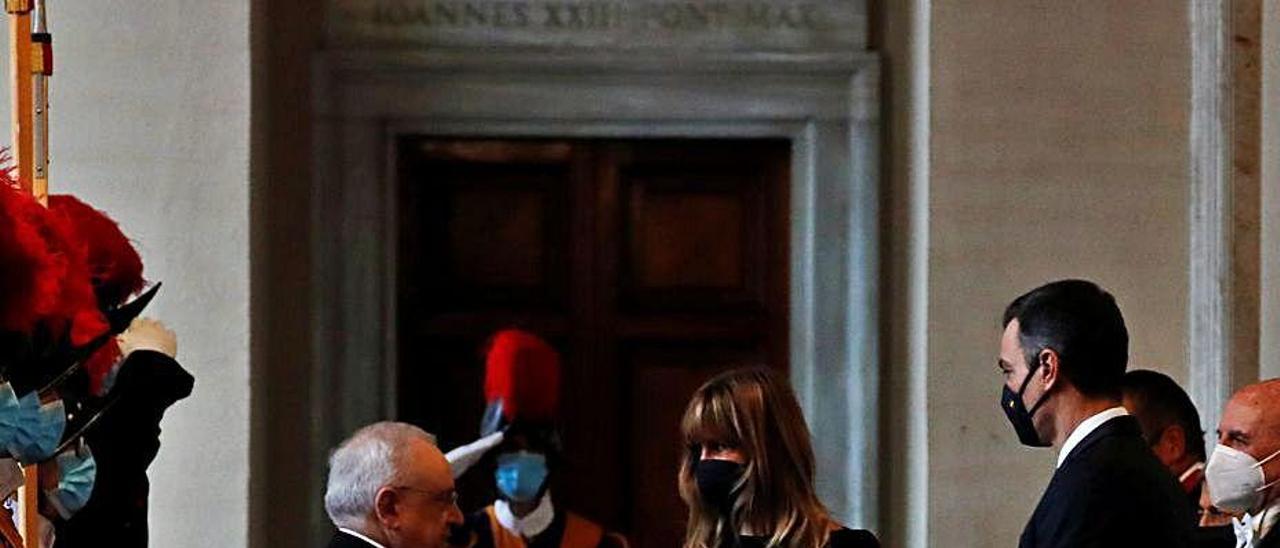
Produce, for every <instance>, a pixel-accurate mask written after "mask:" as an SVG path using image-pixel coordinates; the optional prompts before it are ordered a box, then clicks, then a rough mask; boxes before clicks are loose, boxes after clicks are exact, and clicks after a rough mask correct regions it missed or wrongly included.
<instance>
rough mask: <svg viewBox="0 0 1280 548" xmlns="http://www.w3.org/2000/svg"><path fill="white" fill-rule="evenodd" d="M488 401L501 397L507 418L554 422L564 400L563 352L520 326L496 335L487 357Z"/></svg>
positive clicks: (485, 387) (486, 398)
mask: <svg viewBox="0 0 1280 548" xmlns="http://www.w3.org/2000/svg"><path fill="white" fill-rule="evenodd" d="M484 395H485V400H486V401H488V402H493V401H494V400H497V399H501V400H502V404H503V408H502V414H503V415H504V416H505V418H506V419H507V421H509V422H515V421H517V420H519V421H530V422H541V421H552V420H554V419H555V416H556V410H557V407H558V406H559V402H560V355H559V354H558V353H557V352H556V351H555V349H554V348H552V347H551V345H549V344H547V342H546V341H544V340H542V339H541V338H538V337H537V336H536V335H533V334H531V333H527V332H525V331H520V330H518V329H506V330H503V331H499V332H498V333H497V334H495V335H494V336H493V342H492V344H491V345H490V347H489V354H488V357H487V358H486V360H485V381H484Z"/></svg>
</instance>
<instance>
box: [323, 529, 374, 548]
mask: <svg viewBox="0 0 1280 548" xmlns="http://www.w3.org/2000/svg"><path fill="white" fill-rule="evenodd" d="M372 546H373V545H372V544H369V543H368V542H365V541H364V539H361V538H358V537H353V536H351V535H348V534H346V533H343V532H342V531H334V532H333V539H331V540H330V541H329V548H371V547H372Z"/></svg>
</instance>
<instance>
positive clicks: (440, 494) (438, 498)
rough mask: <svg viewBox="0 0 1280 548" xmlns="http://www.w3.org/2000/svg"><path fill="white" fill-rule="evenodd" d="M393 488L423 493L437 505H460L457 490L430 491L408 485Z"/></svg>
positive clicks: (393, 487)
mask: <svg viewBox="0 0 1280 548" xmlns="http://www.w3.org/2000/svg"><path fill="white" fill-rule="evenodd" d="M391 488H392V489H399V490H404V491H413V492H415V493H422V494H423V495H426V496H427V499H429V500H430V501H432V502H435V503H437V504H442V505H446V506H455V505H457V504H458V491H457V490H456V489H449V490H448V491H430V490H427V489H422V488H420V487H410V486H408V485H392V486H391Z"/></svg>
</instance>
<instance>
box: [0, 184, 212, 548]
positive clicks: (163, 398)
mask: <svg viewBox="0 0 1280 548" xmlns="http://www.w3.org/2000/svg"><path fill="white" fill-rule="evenodd" d="M0 163H2V160H0ZM145 285H146V283H145V281H144V280H143V278H142V261H141V259H140V257H139V256H138V254H137V251H136V250H135V249H134V247H133V245H132V244H131V243H130V242H129V240H128V239H127V238H126V237H125V236H124V234H123V233H122V232H121V231H120V229H119V227H118V226H117V225H116V223H115V222H114V221H112V220H111V219H110V218H108V217H107V216H106V215H105V214H103V213H102V212H100V211H98V210H96V209H93V208H92V207H90V206H89V205H87V204H85V203H84V202H82V201H80V200H78V199H76V198H74V197H71V196H65V195H61V196H50V197H49V207H48V208H47V209H46V208H45V207H43V206H41V205H40V204H39V203H38V202H36V200H35V199H34V198H33V197H32V196H31V195H29V194H26V193H24V192H21V191H19V190H17V188H16V185H15V184H14V182H13V181H12V180H7V178H0V498H5V499H8V498H9V497H10V496H12V494H13V492H14V490H15V489H16V488H17V486H18V485H17V484H20V483H21V478H22V475H21V472H19V471H17V466H18V465H19V464H21V465H29V464H39V467H38V470H39V486H40V490H39V491H40V492H39V503H38V511H39V515H40V517H41V523H42V526H41V529H42V531H41V533H40V536H41V539H40V542H39V544H40V545H41V546H51V545H53V546H58V547H75V546H101V545H102V543H103V542H104V539H111V540H110V541H109V543H110V544H111V545H112V546H126V547H127V546H145V545H146V498H147V478H146V468H147V466H148V465H149V464H150V463H151V460H152V459H154V457H155V454H156V451H157V450H158V449H159V438H158V436H159V422H160V418H161V416H162V414H163V411H164V409H165V408H167V407H168V406H169V405H171V404H172V403H173V402H175V401H177V400H178V399H181V398H183V397H185V396H186V395H187V394H189V393H190V391H191V386H192V383H193V380H192V378H191V376H190V374H188V373H187V372H186V371H185V370H183V369H182V367H181V366H179V365H178V364H177V362H176V361H174V360H173V356H174V355H175V354H176V339H175V338H174V335H173V333H172V332H171V331H169V330H167V329H165V328H164V327H163V326H162V325H161V324H159V322H155V321H154V320H147V319H144V318H138V317H137V316H138V315H139V313H140V312H141V311H142V309H143V308H144V307H145V306H146V305H147V303H148V302H150V300H151V298H152V297H154V296H155V294H156V290H157V289H158V288H159V284H156V285H155V286H153V287H152V288H151V289H150V290H149V291H147V292H145V293H142V294H141V295H140V296H137V297H136V298H133V300H130V298H131V297H134V296H135V295H138V294H139V293H140V292H141V291H142V290H143V289H144V287H145ZM15 483H16V484H15ZM5 545H8V546H13V547H17V546H22V545H23V544H22V541H21V539H19V538H17V535H16V527H14V526H13V523H12V522H11V521H9V520H7V519H4V520H0V546H5Z"/></svg>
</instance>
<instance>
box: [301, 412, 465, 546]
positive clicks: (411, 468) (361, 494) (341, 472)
mask: <svg viewBox="0 0 1280 548" xmlns="http://www.w3.org/2000/svg"><path fill="white" fill-rule="evenodd" d="M324 507H325V511H326V512H328V513H329V519H331V520H332V521H333V524H334V526H336V527H337V529H338V530H337V532H336V533H334V536H333V540H332V541H330V543H329V548H369V547H371V546H372V547H377V548H443V547H444V546H447V541H448V537H449V530H450V528H451V527H453V526H456V525H460V524H461V523H462V520H463V516H462V511H461V510H459V509H458V505H457V492H456V491H454V485H453V475H452V474H451V473H450V470H449V463H448V462H446V461H445V458H444V455H443V454H442V453H441V452H440V450H439V449H438V448H437V447H436V444H435V439H434V438H433V437H432V436H431V434H428V433H426V432H424V431H423V430H422V429H420V428H418V427H416V426H413V425H410V424H405V423H400V422H379V423H375V424H371V425H369V426H366V427H364V428H361V429H360V430H358V431H356V433H355V434H353V435H352V436H351V437H350V438H349V439H347V441H345V442H343V443H342V445H340V446H339V447H338V449H337V450H335V451H334V452H333V455H332V456H331V457H330V458H329V484H328V487H327V489H326V490H325V495H324Z"/></svg>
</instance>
